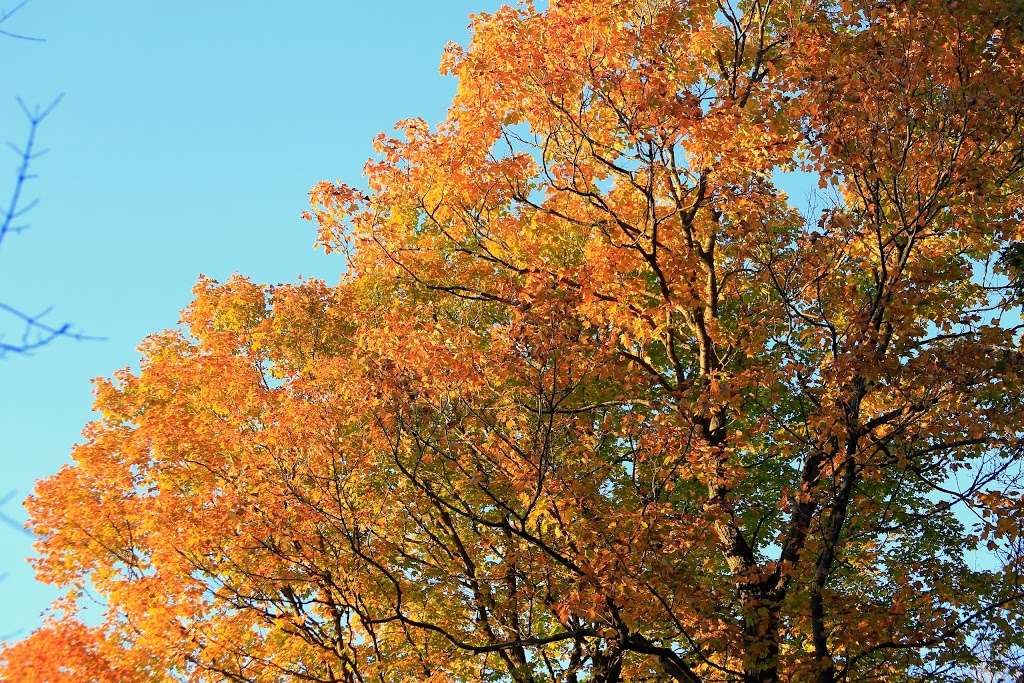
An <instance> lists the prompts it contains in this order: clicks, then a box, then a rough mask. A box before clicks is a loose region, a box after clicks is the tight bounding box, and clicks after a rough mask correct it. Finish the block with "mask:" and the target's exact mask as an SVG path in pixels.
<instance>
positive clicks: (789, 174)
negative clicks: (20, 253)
mask: <svg viewBox="0 0 1024 683" xmlns="http://www.w3.org/2000/svg"><path fill="white" fill-rule="evenodd" d="M471 28H472V39H471V41H470V42H469V44H468V45H467V46H464V47H460V46H457V45H450V46H449V47H448V48H447V49H446V50H445V53H444V56H443V60H442V66H441V68H442V70H443V71H444V72H447V73H450V74H452V75H454V76H455V77H457V79H458V91H457V94H456V95H455V97H454V100H453V102H452V104H451V107H450V109H449V111H448V114H447V117H446V118H445V120H444V121H443V122H441V123H440V124H439V125H437V126H434V127H432V126H430V125H428V124H427V123H426V122H424V121H422V120H419V119H411V120H406V121H402V122H400V123H399V124H398V126H397V129H398V131H399V133H398V134H397V135H395V136H386V135H381V136H379V137H378V138H377V139H376V141H375V144H376V150H377V152H378V155H377V156H376V157H375V158H374V159H372V160H370V161H369V162H368V163H367V165H366V167H365V170H366V175H367V184H366V186H365V187H362V188H359V187H356V186H353V185H346V184H343V183H340V182H338V183H332V182H324V183H321V184H319V185H317V186H316V187H315V188H314V189H313V191H312V192H311V205H312V206H311V209H310V212H309V213H308V217H309V218H310V219H312V220H313V221H315V223H316V224H317V226H318V229H319V233H318V234H319V237H318V242H319V244H320V245H321V246H322V247H323V248H324V249H325V250H326V251H328V252H331V253H337V254H339V255H340V257H339V258H340V259H341V261H342V262H343V263H344V273H343V275H342V277H341V280H340V282H339V283H338V284H337V285H336V286H332V285H328V284H325V283H323V282H319V281H302V282H299V283H297V284H289V285H275V286H266V285H260V284H257V283H253V282H251V281H250V280H247V279H245V278H242V277H236V278H234V279H232V280H230V281H228V282H225V283H218V282H214V281H211V280H205V279H204V280H201V281H200V282H199V283H198V284H197V285H196V288H195V300H194V302H193V303H192V304H191V306H190V307H189V308H188V309H187V310H186V311H185V312H184V314H183V323H184V329H183V330H181V331H167V332H163V333H159V334H156V335H154V336H152V337H150V338H148V339H147V340H146V341H145V342H144V343H143V345H142V347H141V350H142V353H143V362H142V365H141V368H140V370H138V371H129V370H125V371H122V372H120V373H118V374H117V375H116V376H115V377H114V378H112V379H110V380H100V381H98V383H97V385H96V397H97V398H96V406H97V409H98V410H99V411H100V413H101V417H99V418H98V419H97V420H96V421H95V422H93V423H92V424H90V425H89V426H88V427H87V428H86V430H85V432H84V441H83V443H82V444H81V445H79V446H77V447H76V449H75V451H74V462H73V463H72V464H70V465H68V466H66V467H65V468H64V469H62V470H61V471H60V472H59V473H57V474H56V475H54V476H53V477H52V478H50V479H48V480H45V481H42V482H40V483H39V485H38V487H37V490H36V492H35V494H34V496H33V497H32V498H31V499H30V501H29V507H30V512H31V520H32V521H31V524H32V528H33V530H34V531H35V533H36V534H38V536H39V541H38V549H39V553H40V555H39V557H38V558H37V559H36V560H35V564H36V569H37V572H38V575H39V577H40V578H41V579H42V580H44V581H48V582H52V583H54V584H57V585H60V586H64V587H65V588H66V589H67V593H68V597H67V598H66V599H65V600H64V601H62V602H61V603H60V604H59V605H58V606H57V610H56V611H55V613H54V616H53V618H52V620H51V622H50V623H49V624H48V625H47V626H46V627H45V628H43V629H42V630H40V631H38V632H36V633H35V634H33V635H31V636H29V637H28V638H27V639H25V640H24V641H22V642H20V643H17V644H15V645H12V646H9V647H8V648H7V649H6V650H4V651H3V654H2V655H0V675H3V676H6V677H7V678H8V679H9V680H19V681H44V680H45V681H58V680H76V681H81V680H119V681H174V680H195V681H211V680H231V681H279V680H281V681H283V680H309V681H344V682H346V683H349V682H359V683H369V682H370V681H379V682H381V683H385V682H390V681H405V680H424V681H512V682H514V683H526V682H532V681H548V680H551V681H566V682H582V681H592V682H594V683H597V682H605V683H611V682H613V681H683V682H687V683H697V682H703V681H707V682H711V681H751V682H752V681H776V680H792V681H818V682H820V683H826V682H831V681H839V680H843V681H860V680H868V679H872V680H877V679H884V680H895V681H899V680H963V679H964V678H971V679H982V680H984V679H986V677H987V678H988V679H990V680H998V679H1000V677H1001V676H1004V677H1011V676H1013V675H1015V673H1014V672H1015V671H1019V669H1018V668H1017V667H1019V666H1020V665H1021V657H1022V649H1021V648H1022V647H1024V614H1022V602H1021V600H1022V597H1024V586H1022V583H1021V573H1022V570H1024V564H1022V562H1024V547H1022V545H1024V540H1022V519H1024V502H1022V494H1021V490H1022V488H1024V486H1022V485H1021V475H1022V472H1021V463H1022V457H1024V420H1022V418H1024V390H1022V389H1024V385H1022V382H1024V356H1022V353H1021V334H1020V330H1021V319H1020V304H1021V296H1022V294H1024V291H1022V289H1024V288H1022V287H1021V280H1020V261H1021V246H1020V245H1021V240H1022V238H1024V223H1022V221H1024V191H1022V190H1024V188H1022V170H1024V136H1022V125H1024V42H1022V39H1024V9H1022V6H1021V5H1020V3H1019V2H1018V0H952V1H947V0H842V1H841V2H836V1H834V0H753V1H750V0H739V1H738V2H725V1H724V0H552V1H551V2H550V3H549V4H548V5H547V6H546V7H544V8H542V9H538V8H535V7H534V6H533V5H531V4H530V3H525V4H521V5H517V6H507V7H503V8H501V9H500V10H498V11H496V12H494V13H492V14H479V15H476V16H474V17H473V19H472V27H471ZM801 179H804V180H806V179H811V180H810V181H809V182H810V183H811V185H812V186H816V187H815V188H814V190H815V191H814V197H815V200H814V201H813V202H810V203H809V204H808V205H807V206H801V205H800V202H801V200H802V199H803V198H801V197H787V195H786V193H785V192H784V191H783V190H782V189H780V187H781V186H783V185H785V186H787V187H792V186H793V184H794V183H795V181H798V180H801ZM86 592H89V593H95V594H96V595H99V596H101V597H102V599H103V601H104V605H105V608H104V609H105V611H104V619H103V621H102V623H100V624H95V625H91V626H85V625H83V624H82V623H81V622H80V621H78V620H76V618H75V608H74V604H75V601H76V600H77V599H78V598H80V597H81V596H82V595H83V594H84V593H86ZM55 642H56V643H58V645H55V644H54V643H55Z"/></svg>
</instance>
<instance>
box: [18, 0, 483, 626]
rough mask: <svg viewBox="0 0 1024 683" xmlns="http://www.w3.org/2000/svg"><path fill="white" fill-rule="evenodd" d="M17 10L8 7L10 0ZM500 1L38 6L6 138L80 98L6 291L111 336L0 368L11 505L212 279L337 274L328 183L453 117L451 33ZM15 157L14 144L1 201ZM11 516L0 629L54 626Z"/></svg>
mask: <svg viewBox="0 0 1024 683" xmlns="http://www.w3.org/2000/svg"><path fill="white" fill-rule="evenodd" d="M14 4H15V0H7V1H6V2H3V3H0V7H4V8H10V7H11V6H13V5H14ZM497 4H498V3H497V2H495V1H493V0H443V2H420V1H413V0H375V1H373V2H359V1H355V0H334V1H328V0H300V1H298V2H270V1H262V2H260V1H253V0H249V1H248V2H242V1H241V0H207V1H205V2H177V3H175V2H156V1H153V0H132V1H131V2H129V1H127V0H104V1H103V2H86V1H85V0H31V2H30V3H29V4H28V5H26V6H25V7H24V8H23V9H22V10H21V11H20V12H19V13H18V14H17V15H16V16H15V17H13V18H11V19H10V20H8V22H7V23H6V24H5V26H4V27H5V28H6V29H8V30H17V31H18V32H21V33H26V34H29V35H38V36H43V37H45V38H46V42H45V43H39V44H35V43H28V42H23V41H14V40H10V39H4V38H2V37H0V64H3V65H4V69H3V79H2V80H0V136H2V138H3V139H4V140H11V141H15V142H20V140H21V138H22V136H23V134H24V132H25V127H24V123H23V120H22V118H21V114H20V112H19V110H18V107H17V104H16V102H15V96H17V95H20V96H21V97H23V98H24V99H25V100H26V101H27V102H29V103H33V102H45V101H48V100H49V99H50V98H52V97H54V96H55V95H56V94H57V93H59V92H62V91H63V92H66V93H67V94H66V97H65V99H64V101H63V102H62V103H61V104H60V106H59V107H58V108H57V110H56V111H55V112H54V113H53V115H52V117H51V118H50V119H49V120H48V121H47V122H46V123H45V125H44V127H43V128H42V130H41V131H40V136H41V142H42V144H43V145H44V146H46V147H49V148H51V149H52V151H51V152H50V154H49V155H48V156H46V157H44V158H43V159H41V160H40V162H39V164H38V166H37V169H36V170H37V171H38V172H39V173H40V178H39V180H38V181H37V182H36V183H35V186H34V188H33V191H34V194H37V195H38V196H40V197H41V200H42V201H41V203H40V205H39V206H38V208H36V209H35V210H34V211H33V212H32V214H31V216H30V219H31V223H32V228H31V230H29V231H28V232H25V233H23V234H21V235H17V236H14V237H13V238H11V239H9V240H7V241H5V242H4V244H3V246H2V248H0V301H3V302H7V303H11V304H17V305H19V306H21V307H22V308H25V309H29V310H33V311H37V310H42V309H44V308H46V307H47V306H50V305H53V306H54V313H53V317H52V320H53V321H54V322H63V321H71V322H73V323H74V324H75V326H76V327H77V328H78V329H79V330H81V331H84V332H87V333H91V334H96V335H102V336H104V337H106V340H105V341H102V342H82V343H74V342H67V341H64V342H59V343H55V344H53V345H51V346H50V347H48V348H46V349H44V350H42V351H39V352H37V353H36V354H34V355H33V356H31V357H7V358H6V359H3V360H0V497H2V495H3V494H5V493H6V492H8V491H10V490H14V491H16V492H17V497H16V499H15V500H12V501H10V502H8V503H6V504H4V505H3V507H2V508H0V510H2V512H3V513H5V514H7V515H8V516H11V517H14V518H16V519H17V520H19V521H22V520H24V518H25V513H24V511H23V510H22V509H21V507H20V506H19V504H18V502H17V501H18V500H20V499H21V498H23V497H24V496H25V495H27V494H28V493H29V492H30V491H31V489H32V486H33V483H34V481H35V480H37V479H38V478H40V477H45V476H46V475H48V474H50V473H52V472H55V471H56V470H57V469H58V468H59V467H60V466H61V464H62V463H65V462H67V461H68V454H69V451H70V447H71V445H72V444H73V443H75V442H76V441H77V440H78V438H79V433H80V431H81V429H82V427H83V426H84V425H85V423H86V422H87V421H88V420H89V419H90V415H91V405H92V394H91V385H90V379H91V378H93V377H97V376H106V375H109V374H111V373H112V372H113V371H114V370H116V369H118V368H121V367H124V366H126V365H134V364H135V363H136V362H137V360H138V354H137V352H136V350H135V349H136V346H137V345H138V343H139V341H140V340H141V339H142V338H143V337H145V336H146V335H147V334H150V333H152V332H155V331H158V330H161V329H164V328H167V327H172V326H174V325H176V323H177V320H178V313H179V311H180V310H181V309H182V308H183V307H184V306H185V305H186V304H187V303H188V301H189V299H190V290H191V287H192V285H193V283H194V282H195V280H196V278H197V276H198V275H199V274H200V273H202V274H206V275H208V276H210V277H214V278H218V279H224V278H227V277H229V276H230V275H231V274H232V273H236V272H237V273H244V274H246V275H249V276H251V277H252V278H254V279H256V280H258V281H263V282H283V281H294V280H296V279H297V278H298V277H299V276H300V275H302V276H307V277H321V278H325V279H327V280H329V281H334V280H336V279H337V277H338V275H339V272H340V268H341V262H340V260H338V259H337V258H330V257H326V256H323V255H322V254H320V253H319V252H316V251H314V250H313V249H312V242H313V230H312V227H311V226H310V225H309V224H307V223H304V222H303V221H301V220H300V219H299V218H298V216H299V213H300V212H301V211H302V210H303V209H304V208H305V206H306V192H307V191H308V190H309V188H310V187H311V186H312V185H313V183H315V182H316V181H318V180H321V179H324V178H342V179H346V180H348V181H350V182H352V181H359V179H360V178H361V169H362V165H363V163H364V161H365V160H366V158H367V157H368V156H369V155H370V154H371V144H370V143H371V140H372V138H373V136H374V135H375V134H376V133H377V132H379V131H381V130H389V129H390V128H391V126H392V124H393V123H394V122H395V121H396V120H398V119H400V118H403V117H407V116H413V115H418V116H423V117H425V118H427V119H428V120H429V121H437V120H438V119H440V118H441V117H442V116H443V114H444V111H445V108H446V106H447V103H448V101H449V99H450V97H451V95H452V94H453V92H454V88H455V83H454V81H453V80H452V79H447V78H442V77H441V76H439V75H438V71H437V65H438V60H439V58H440V54H441V49H442V47H443V46H444V44H445V42H446V41H447V40H450V39H452V40H457V41H459V42H463V41H464V40H465V38H466V37H467V32H466V26H467V23H468V16H469V14H470V13H471V12H474V11H481V10H488V9H493V8H494V7H495V6H497ZM16 162H17V159H16V158H15V156H14V155H13V154H12V153H10V152H8V151H6V150H0V201H3V202H6V199H7V192H8V190H9V187H10V181H11V180H13V176H14V171H15V166H16ZM30 546H31V539H30V538H29V537H28V536H27V535H25V534H23V533H20V532H18V531H17V530H14V529H11V528H8V527H7V526H5V525H0V573H3V572H6V573H7V574H8V575H7V577H6V578H5V579H4V580H3V581H2V582H0V602H2V604H3V605H4V607H5V609H3V610H0V636H6V635H8V634H11V633H13V632H16V631H19V630H20V631H21V633H22V634H24V633H26V632H28V631H30V630H31V629H33V628H34V627H36V626H37V625H38V624H39V614H40V612H41V610H43V609H44V608H45V606H46V605H47V603H48V601H49V599H50V598H51V597H52V596H53V595H54V594H55V593H54V592H53V591H52V590H51V589H49V588H47V587H45V586H41V585H39V584H37V583H36V582H35V581H34V579H33V576H32V571H31V569H30V567H29V566H28V564H27V563H26V561H25V559H24V558H25V557H26V556H27V555H29V553H30V552H31V547H30Z"/></svg>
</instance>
